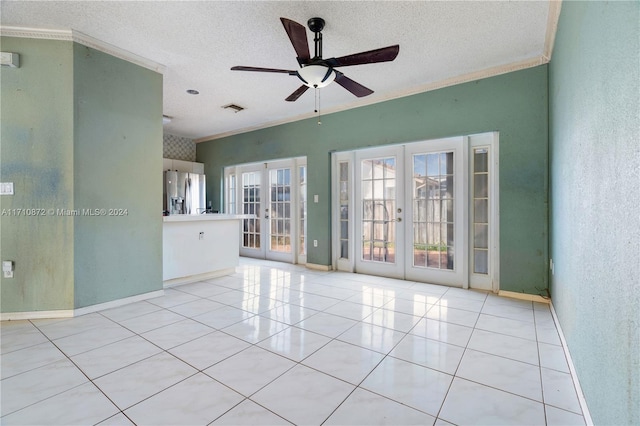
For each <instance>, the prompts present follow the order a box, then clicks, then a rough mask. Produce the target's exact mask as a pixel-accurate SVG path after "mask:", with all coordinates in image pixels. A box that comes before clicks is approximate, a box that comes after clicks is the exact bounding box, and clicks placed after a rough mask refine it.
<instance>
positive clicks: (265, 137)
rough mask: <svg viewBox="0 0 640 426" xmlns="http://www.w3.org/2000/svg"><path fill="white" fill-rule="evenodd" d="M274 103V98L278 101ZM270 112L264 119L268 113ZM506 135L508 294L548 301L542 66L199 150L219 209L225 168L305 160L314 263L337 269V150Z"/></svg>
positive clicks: (503, 234)
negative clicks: (333, 205) (333, 206)
mask: <svg viewBox="0 0 640 426" xmlns="http://www.w3.org/2000/svg"><path fill="white" fill-rule="evenodd" d="M274 102H276V101H274ZM266 113H267V112H265V114H266ZM494 130H498V131H500V215H501V218H500V245H501V253H502V254H501V269H500V279H501V289H503V290H509V291H523V292H526V293H533V294H539V293H542V294H546V289H547V287H548V285H547V282H548V274H547V265H548V257H547V191H548V178H547V176H548V175H547V172H548V155H547V154H548V150H547V148H548V102H547V67H546V66H540V67H536V68H531V69H527V70H523V71H518V72H513V73H509V74H505V75H500V76H496V77H492V78H487V79H483V80H479V81H474V82H470V83H465V84H460V85H456V86H452V87H447V88H443V89H440V90H435V91H431V92H426V93H421V94H417V95H413V96H408V97H404V98H401V99H395V100H391V101H387V102H382V103H378V104H374V105H370V106H365V107H361V108H356V109H352V110H348V111H344V112H339V113H335V114H329V115H325V116H323V117H322V125H321V126H318V125H317V120H316V119H308V120H302V121H298V122H294V123H289V124H284V125H280V126H275V127H270V128H267V129H262V130H258V131H253V132H248V133H244V134H240V135H235V136H230V137H227V138H223V139H217V140H213V141H208V142H202V143H199V144H198V145H197V161H199V162H203V163H205V172H206V174H207V182H209V185H208V187H207V190H208V194H207V196H208V199H210V200H213V202H214V203H215V208H218V209H219V208H220V184H219V183H220V182H221V179H222V173H223V168H224V167H225V166H228V165H234V164H240V163H247V162H254V161H263V160H271V159H278V158H286V157H295V156H304V155H306V156H307V163H308V174H309V186H308V192H309V194H318V196H319V199H320V203H318V204H313V203H309V206H308V216H309V222H308V231H307V232H308V238H309V240H313V239H317V240H318V243H319V244H318V247H317V248H314V247H308V251H309V254H308V261H309V262H310V263H315V264H320V265H329V264H330V263H331V249H330V247H331V243H330V235H331V219H330V205H329V203H328V200H329V197H330V152H331V151H332V150H338V151H341V150H349V149H354V148H361V147H366V146H379V145H385V144H396V143H402V142H413V141H420V140H427V139H434V138H440V137H445V136H456V135H466V134H473V133H480V132H488V131H494Z"/></svg>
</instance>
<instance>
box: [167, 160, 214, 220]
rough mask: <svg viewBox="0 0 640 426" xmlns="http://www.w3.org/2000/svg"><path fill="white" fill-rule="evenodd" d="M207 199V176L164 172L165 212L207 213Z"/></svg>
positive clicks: (171, 171)
mask: <svg viewBox="0 0 640 426" xmlns="http://www.w3.org/2000/svg"><path fill="white" fill-rule="evenodd" d="M205 199H206V176H205V175H201V174H198V173H187V172H178V171H173V170H168V171H166V172H164V210H165V212H168V214H200V213H202V212H204V211H205V203H206V201H205Z"/></svg>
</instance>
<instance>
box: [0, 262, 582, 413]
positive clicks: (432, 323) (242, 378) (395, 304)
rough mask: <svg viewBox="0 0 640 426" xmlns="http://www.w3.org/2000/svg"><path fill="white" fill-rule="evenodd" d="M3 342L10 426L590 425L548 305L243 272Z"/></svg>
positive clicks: (281, 267)
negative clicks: (91, 425) (587, 422)
mask: <svg viewBox="0 0 640 426" xmlns="http://www.w3.org/2000/svg"><path fill="white" fill-rule="evenodd" d="M1 333H2V335H1V337H2V339H1V351H2V352H1V353H2V358H1V367H2V369H1V378H2V381H1V382H0V386H1V387H0V392H1V416H2V418H1V419H0V423H2V424H3V425H11V424H31V425H49V424H58V425H72V424H81V425H89V424H101V425H130V424H138V425H145V424H149V425H160V424H170V425H192V424H193V425H196V424H202V425H205V424H210V423H212V424H224V425H241V424H242V425H262V424H265V425H266V424H291V423H293V424H300V425H307V424H309V425H319V424H332V425H334V424H339V425H346V424H362V425H373V424H394V425H399V424H403V425H408V424H419V425H428V424H429V425H430V424H438V425H447V424H461V425H462V424H491V425H497V424H508V425H525V424H526V425H544V424H548V425H555V424H558V425H568V424H576V425H580V424H584V419H583V416H582V413H581V411H580V405H579V403H578V399H577V396H576V391H575V389H574V386H573V382H572V380H571V376H570V374H569V368H568V365H567V361H566V359H565V356H564V352H563V350H562V347H561V342H560V339H559V337H558V333H557V331H556V327H555V325H554V322H553V318H552V315H551V313H550V311H549V307H548V306H547V305H545V304H537V303H531V302H522V301H518V300H512V299H506V298H499V297H497V296H495V295H492V294H485V293H480V292H474V291H467V290H460V289H454V288H448V287H439V286H434V285H429V284H418V283H413V282H407V281H397V280H391V279H383V278H379V277H370V276H365V275H357V274H345V273H338V272H329V273H323V272H314V271H310V270H307V269H304V268H302V267H299V266H293V265H287V264H278V263H272V262H260V261H255V260H248V259H243V260H242V261H241V266H240V267H239V268H237V272H236V273H235V274H234V275H231V276H226V277H222V278H217V279H212V280H207V281H203V282H199V283H194V284H187V285H183V286H179V287H175V288H172V289H168V290H166V292H165V296H163V297H160V298H156V299H150V300H148V301H144V302H138V303H134V304H130V305H126V306H123V307H119V308H115V309H110V310H105V311H102V312H97V313H92V314H88V315H84V316H80V317H76V318H73V319H64V320H59V319H58V320H33V321H11V322H8V321H5V322H3V323H2V328H1Z"/></svg>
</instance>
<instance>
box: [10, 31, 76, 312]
mask: <svg viewBox="0 0 640 426" xmlns="http://www.w3.org/2000/svg"><path fill="white" fill-rule="evenodd" d="M0 43H1V48H2V51H9V52H18V53H20V68H4V67H3V68H0V80H1V92H0V94H1V97H0V102H1V110H0V181H2V182H13V184H14V191H15V195H3V196H0V210H2V211H4V212H5V213H4V214H3V215H2V216H0V228H1V236H0V258H1V259H3V260H13V261H14V262H15V268H16V271H15V275H14V278H11V279H5V278H2V277H0V283H1V284H0V292H1V293H0V296H1V305H0V309H1V311H2V312H23V311H39V310H58V309H73V280H74V270H73V245H74V240H73V235H74V234H73V218H72V217H62V216H54V215H47V216H45V217H42V216H37V217H34V216H25V215H24V214H22V215H20V216H11V215H9V214H10V211H9V210H10V209H40V208H42V209H51V208H53V209H71V208H73V48H72V44H71V43H69V42H61V41H50V40H26V39H18V38H11V37H3V38H1V39H0Z"/></svg>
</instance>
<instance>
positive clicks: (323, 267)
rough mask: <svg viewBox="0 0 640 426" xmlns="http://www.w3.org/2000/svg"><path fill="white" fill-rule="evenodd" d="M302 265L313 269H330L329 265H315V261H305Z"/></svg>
mask: <svg viewBox="0 0 640 426" xmlns="http://www.w3.org/2000/svg"><path fill="white" fill-rule="evenodd" d="M304 266H306V267H307V268H309V269H313V270H314V271H330V270H331V269H332V268H331V265H316V264H315V263H307V264H305V265H304Z"/></svg>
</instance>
